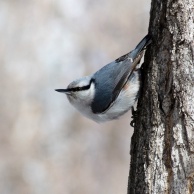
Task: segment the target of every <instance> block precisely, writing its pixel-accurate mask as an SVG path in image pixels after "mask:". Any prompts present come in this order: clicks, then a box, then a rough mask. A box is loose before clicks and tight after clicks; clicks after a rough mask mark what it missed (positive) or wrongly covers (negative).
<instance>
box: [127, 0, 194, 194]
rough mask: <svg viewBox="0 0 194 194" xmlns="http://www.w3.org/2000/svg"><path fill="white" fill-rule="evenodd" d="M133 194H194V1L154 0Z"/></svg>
mask: <svg viewBox="0 0 194 194" xmlns="http://www.w3.org/2000/svg"><path fill="white" fill-rule="evenodd" d="M149 32H150V34H152V36H153V42H152V44H151V45H150V48H149V49H148V50H147V52H146V56H145V64H144V66H143V78H142V79H143V87H142V88H143V89H142V94H141V97H140V98H139V101H138V107H137V118H136V119H135V127H134V134H133V137H132V142H131V166H130V174H129V183H128V194H146V193H154V194H155V193H156V194H162V193H176V194H179V193H180V194H191V193H194V0H152V5H151V18H150V26H149Z"/></svg>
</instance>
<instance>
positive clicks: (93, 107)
mask: <svg viewBox="0 0 194 194" xmlns="http://www.w3.org/2000/svg"><path fill="white" fill-rule="evenodd" d="M150 43H151V36H150V35H147V36H145V37H144V38H143V39H142V40H141V42H140V43H139V44H138V45H137V46H136V48H135V49H134V50H132V51H131V52H129V53H127V54H126V55H123V56H122V57H120V58H118V59H116V60H115V61H113V62H111V63H109V64H107V65H106V66H104V67H102V68H101V69H100V70H98V71H97V72H96V73H94V74H93V75H90V76H86V77H83V78H80V79H77V80H75V81H73V82H71V83H70V84H69V85H68V87H67V89H56V91H57V92H62V93H65V94H66V95H67V98H68V100H69V102H70V103H71V104H72V105H73V106H74V107H75V108H76V109H77V110H78V111H80V112H81V113H82V114H84V115H85V116H86V117H88V118H90V119H92V120H94V121H96V122H104V121H109V120H112V119H116V118H118V117H120V116H121V115H123V114H124V113H126V112H127V111H128V110H129V109H130V108H131V107H132V106H133V105H134V103H135V101H136V100H137V98H138V94H139V90H140V84H141V72H140V69H139V68H138V67H137V65H138V64H139V62H140V60H141V58H142V56H143V54H144V50H145V49H146V47H147V46H148V45H149V44H150Z"/></svg>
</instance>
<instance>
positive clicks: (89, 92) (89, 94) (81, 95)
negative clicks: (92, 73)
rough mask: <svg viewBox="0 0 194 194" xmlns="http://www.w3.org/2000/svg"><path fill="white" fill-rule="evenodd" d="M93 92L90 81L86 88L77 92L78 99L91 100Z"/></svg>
mask: <svg viewBox="0 0 194 194" xmlns="http://www.w3.org/2000/svg"><path fill="white" fill-rule="evenodd" d="M94 94H95V85H94V83H91V86H90V88H89V89H88V90H83V91H80V92H79V98H80V100H83V101H86V102H91V101H92V100H93V98H94Z"/></svg>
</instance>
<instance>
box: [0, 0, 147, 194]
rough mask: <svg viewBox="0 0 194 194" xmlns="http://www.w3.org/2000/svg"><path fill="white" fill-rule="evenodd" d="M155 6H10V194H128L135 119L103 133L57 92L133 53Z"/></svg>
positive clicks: (1, 147) (4, 57)
mask: <svg viewBox="0 0 194 194" xmlns="http://www.w3.org/2000/svg"><path fill="white" fill-rule="evenodd" d="M149 11H150V1H147V0H146V1H141V0H122V1H118V0H112V1H108V0H98V1H97V0H80V1H78V0H6V1H5V0H0V87H1V93H0V193H1V194H43V193H46V194H121V193H126V192H127V181H128V171H129V164H130V155H129V150H130V136H131V134H132V133H133V129H132V128H130V127H129V124H130V120H131V119H130V113H128V114H126V115H125V116H124V117H122V118H121V119H119V120H117V121H112V122H108V123H106V124H100V125H99V124H96V123H94V122H93V121H90V120H88V119H87V118H84V117H83V116H82V115H80V114H79V113H78V112H77V111H76V110H75V109H74V108H73V107H72V106H71V105H70V104H69V102H68V101H67V99H66V97H65V95H62V94H59V93H57V92H55V91H54V89H56V88H65V87H66V86H67V85H68V84H69V82H71V81H72V80H74V79H76V78H79V77H81V76H85V75H88V74H90V73H93V72H95V71H97V70H98V69H99V68H101V67H102V66H103V65H105V64H107V63H109V62H111V61H113V60H114V59H116V58H118V57H120V56H121V55H123V54H126V53H127V52H129V51H130V50H131V49H133V48H134V46H135V45H136V44H137V43H138V42H139V41H140V40H141V39H142V38H143V36H145V35H146V34H147V29H148V22H149Z"/></svg>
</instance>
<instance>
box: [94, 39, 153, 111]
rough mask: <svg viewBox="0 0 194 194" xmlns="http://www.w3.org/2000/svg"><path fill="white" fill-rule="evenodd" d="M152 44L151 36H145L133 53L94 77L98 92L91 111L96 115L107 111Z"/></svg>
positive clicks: (107, 66) (114, 62)
mask: <svg viewBox="0 0 194 194" xmlns="http://www.w3.org/2000/svg"><path fill="white" fill-rule="evenodd" d="M150 42H151V37H150V35H147V36H145V37H144V38H143V39H142V41H141V42H140V43H139V44H138V45H137V46H136V48H135V49H134V50H133V51H131V52H130V53H128V54H126V55H123V56H122V57H120V58H118V59H116V60H115V61H113V62H111V63H109V64H107V65H106V66H104V67H103V68H101V69H100V70H99V71H97V72H96V73H95V74H94V75H93V78H94V83H95V88H96V90H95V96H94V99H93V102H92V104H91V109H92V111H93V112H94V113H102V112H104V111H106V110H107V109H108V108H109V106H110V105H111V103H112V102H114V101H115V99H116V98H117V97H118V95H119V93H120V91H121V90H122V88H123V86H124V85H125V83H126V82H127V81H128V79H130V77H131V75H132V74H133V71H134V70H135V67H136V65H137V64H138V63H139V61H140V59H141V57H140V59H138V56H139V55H141V54H142V51H143V50H144V48H145V47H146V46H147V45H148V44H150Z"/></svg>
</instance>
